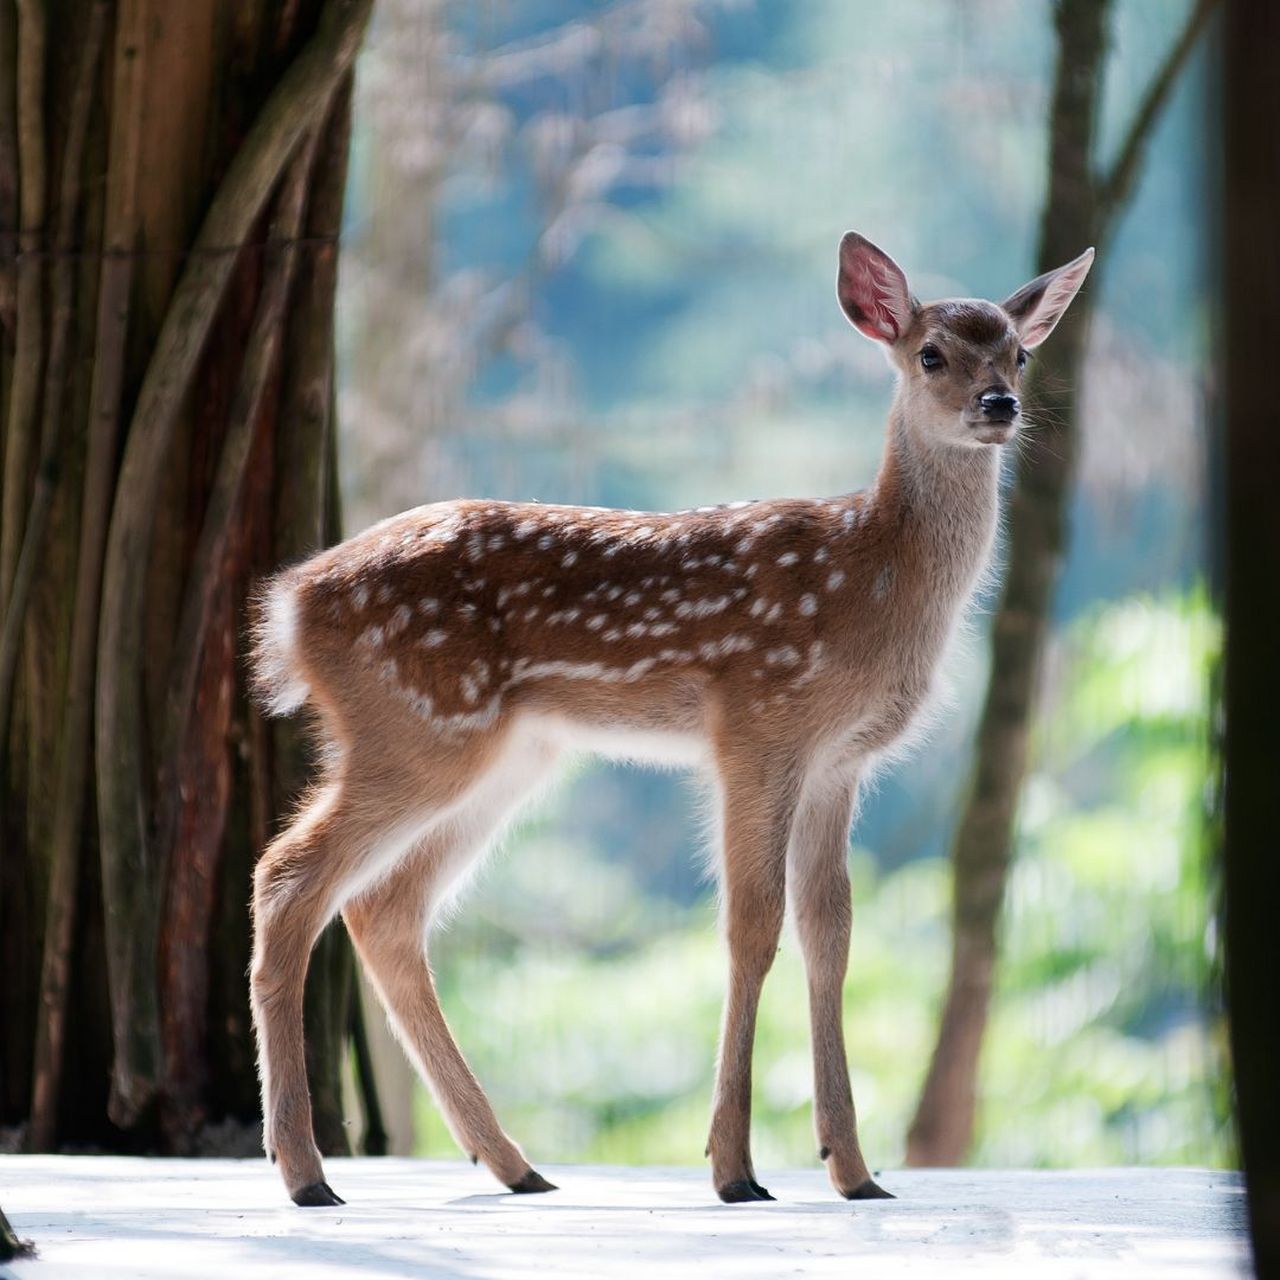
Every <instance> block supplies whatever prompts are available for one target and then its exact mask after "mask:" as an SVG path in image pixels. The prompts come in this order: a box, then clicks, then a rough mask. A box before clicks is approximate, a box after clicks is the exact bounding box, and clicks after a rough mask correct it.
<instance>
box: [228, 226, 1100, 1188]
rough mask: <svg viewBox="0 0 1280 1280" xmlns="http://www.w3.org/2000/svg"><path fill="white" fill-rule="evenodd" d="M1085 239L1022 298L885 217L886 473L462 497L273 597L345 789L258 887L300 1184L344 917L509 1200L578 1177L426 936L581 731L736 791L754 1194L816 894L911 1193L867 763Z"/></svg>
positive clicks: (749, 1174)
mask: <svg viewBox="0 0 1280 1280" xmlns="http://www.w3.org/2000/svg"><path fill="white" fill-rule="evenodd" d="M1092 260H1093V250H1092V249H1090V250H1087V251H1086V252H1085V253H1083V254H1082V255H1081V256H1080V257H1078V258H1076V259H1075V260H1074V261H1073V262H1070V263H1068V264H1067V265H1066V266H1063V267H1060V268H1058V269H1057V270H1055V271H1050V272H1048V273H1047V274H1045V275H1042V276H1040V277H1038V278H1037V279H1035V280H1033V281H1031V282H1030V283H1029V284H1027V285H1025V286H1024V287H1023V288H1021V289H1019V290H1018V291H1017V292H1016V293H1015V294H1013V295H1012V296H1011V297H1010V298H1008V299H1007V300H1006V301H1005V302H1004V303H1003V304H1002V305H999V306H997V305H995V304H993V303H990V302H984V301H977V300H973V299H951V300H947V301H942V302H932V303H928V304H921V303H920V302H918V301H917V300H916V299H915V298H913V297H912V295H911V293H910V291H909V289H908V287H907V281H906V278H905V277H904V275H903V273H902V271H901V269H900V268H899V267H898V265H897V264H896V263H895V262H894V261H893V260H892V259H891V258H890V257H889V256H888V255H887V254H885V253H883V252H882V251H881V250H880V249H878V248H876V247H875V246H874V245H873V244H871V243H870V242H869V241H868V240H865V239H864V238H863V237H862V236H860V235H858V234H857V233H855V232H849V233H848V234H846V235H845V236H844V238H843V240H842V241H841V243H840V255H839V274H838V282H837V293H838V296H839V300H840V304H841V306H842V307H843V309H844V312H845V314H846V316H847V317H848V318H849V320H850V321H851V322H852V323H853V324H854V326H855V327H856V328H858V329H859V330H861V332H862V333H864V334H865V335H866V336H867V337H869V338H872V339H874V340H875V341H877V342H879V343H882V344H883V346H884V348H885V350H886V352H887V354H888V357H889V360H890V362H891V363H892V365H893V366H894V368H895V369H896V371H897V392H896V395H895V398H894V401H893V407H892V409H891V411H890V414H889V431H888V441H887V446H886V450H885V454H884V460H883V463H882V465H881V467H880V471H879V474H878V476H877V478H876V480H875V483H874V484H873V485H872V486H871V488H870V489H867V490H863V491H861V492H858V493H854V494H851V495H849V496H846V497H839V498H830V499H826V500H814V501H811V500H781V501H761V502H733V503H729V504H728V505H727V506H718V507H700V508H698V509H697V510H696V511H681V512H676V513H675V514H652V513H648V512H637V511H615V510H607V509H603V508H597V507H586V508H584V507H562V506H543V505H541V504H534V503H507V502H485V501H459V502H441V503H435V504H433V505H431V506H425V507H420V508H418V509H416V510H413V511H408V512H405V513H404V514H402V515H398V516H394V517H392V518H391V519H389V520H384V521H383V522H382V523H380V524H377V525H375V526H374V527H373V528H371V529H368V530H366V531H365V532H364V533H361V534H358V535H357V536H356V537H354V538H351V539H349V540H348V541H346V542H344V543H342V544H341V545H340V546H337V547H333V548H331V549H330V550H328V551H324V552H322V553H320V554H319V555H317V556H315V557H314V558H312V559H310V560H308V561H306V562H305V563H304V564H301V565H299V566H297V567H295V568H292V569H288V570H286V571H284V572H283V573H281V574H280V575H279V576H277V577H276V578H275V579H274V580H273V581H272V582H271V583H270V584H269V585H268V586H267V588H266V590H265V591H264V593H263V595H262V598H261V601H260V606H259V618H258V622H257V628H256V648H255V653H254V668H255V679H256V685H257V689H258V692H259V695H260V697H261V698H262V700H263V702H264V704H265V705H266V706H267V707H268V708H269V710H271V711H272V712H274V713H276V714H288V713H290V712H293V711H296V710H298V709H299V708H301V707H302V706H303V705H304V704H307V705H309V706H310V708H311V709H312V710H313V712H314V713H315V715H316V717H317V719H318V721H319V726H320V729H321V733H322V735H323V739H324V741H325V743H326V744H327V751H326V753H325V769H324V777H323V780H322V781H321V782H320V783H319V785H318V786H317V787H316V789H315V790H314V792H313V793H312V795H311V796H310V798H309V799H308V801H307V803H306V805H305V807H304V808H303V809H302V810H301V811H300V812H299V814H298V816H297V817H296V819H295V820H294V822H293V823H292V825H291V826H290V827H288V829H287V830H285V831H284V832H283V833H282V834H281V835H279V836H278V837H277V838H276V839H275V840H274V841H273V842H272V844H271V846H270V847H269V848H268V849H267V850H266V852H265V853H264V854H263V856H262V858H261V860H260V861H259V863H258V865H257V869H256V872H255V876H254V897H253V911H254V926H255V938H254V953H253V966H252V980H251V987H252V1004H253V1016H254V1024H255V1026H256V1029H257V1035H258V1044H259V1060H260V1070H261V1077H262V1099H263V1115H264V1121H265V1124H264V1141H265V1145H266V1149H267V1151H268V1153H269V1154H270V1155H271V1157H272V1159H273V1160H276V1161H278V1162H279V1166H280V1171H281V1173H282V1175H283V1177H284V1181H285V1184H286V1186H287V1188H288V1191H289V1194H290V1195H291V1197H292V1198H293V1200H294V1201H295V1202H296V1203H297V1204H300V1205H326V1204H341V1203H343V1202H342V1201H341V1200H340V1199H339V1197H338V1196H337V1195H336V1194H335V1193H334V1192H333V1191H332V1189H331V1188H330V1187H329V1186H328V1184H327V1183H326V1182H325V1181H324V1174H323V1171H322V1168H321V1162H320V1153H319V1151H318V1150H317V1149H316V1145H315V1141H314V1139H313V1135H312V1128H311V1103H310V1098H309V1096H308V1092H307V1077H306V1070H305V1065H304V1057H303V1026H302V994H303V978H304V975H305V973H306V969H307V961H308V956H309V954H310V951H311V948H312V946H313V944H314V943H315V940H316V937H317V935H318V934H319V932H320V930H321V928H322V927H323V926H324V925H325V923H326V922H327V921H328V920H329V919H330V918H331V917H332V916H333V915H334V913H335V912H338V911H341V912H342V915H343V918H344V919H345V921H346V925H347V929H348V930H349V932H350V934H351V939H352V941H353V942H354V944H355V947H356V950H357V951H358V952H359V954H360V957H361V959H362V961H363V963H364V965H365V966H366V969H367V972H368V974H369V977H370V979H371V980H372V982H373V984H374V985H375V987H376V988H377V990H378V992H379V994H380V996H381V998H382V1000H383V1003H384V1004H385V1005H386V1008H387V1012H388V1014H389V1016H390V1019H391V1023H392V1025H393V1027H394V1028H395V1030H396V1032H397V1033H398V1035H399V1037H400V1039H401V1040H402V1041H403V1043H404V1046H405V1049H406V1050H407V1051H408V1053H409V1055H410V1057H411V1058H412V1059H413V1061H414V1062H415V1064H416V1066H417V1068H418V1070H419V1071H420V1072H421V1074H422V1075H423V1077H424V1078H425V1080H426V1082H427V1083H428V1085H429V1086H430V1087H431V1089H432V1092H433V1093H434V1095H435V1098H436V1101H437V1103H438V1104H439V1106H440V1108H441V1110H442V1111H443V1113H444V1116H445V1118H446V1120H447V1122H448V1124H449V1127H450V1129H451V1130H452V1132H453V1134H454V1136H455V1137H456V1139H457V1141H458V1143H459V1145H460V1146H461V1147H462V1149H463V1151H465V1152H466V1153H467V1154H468V1155H470V1156H471V1158H472V1159H473V1161H475V1160H483V1161H484V1163H485V1164H486V1165H487V1166H488V1167H489V1169H490V1170H491V1171H492V1172H493V1173H494V1175H495V1176H496V1177H497V1178H498V1179H499V1180H500V1181H501V1182H503V1183H505V1184H506V1185H507V1186H508V1187H510V1188H511V1190H512V1191H519V1192H532V1191H550V1190H554V1188H553V1187H552V1185H551V1184H550V1183H549V1182H547V1181H546V1180H545V1179H544V1178H543V1177H542V1176H541V1175H540V1174H538V1173H537V1172H535V1170H534V1169H532V1168H531V1167H530V1165H529V1162H528V1161H527V1160H526V1159H525V1157H524V1155H523V1153H522V1152H521V1151H520V1148H519V1147H517V1146H516V1144H515V1143H514V1142H512V1140H511V1139H510V1138H509V1137H508V1136H507V1135H506V1134H505V1133H504V1132H503V1131H502V1128H501V1127H500V1126H499V1124H498V1121H497V1119H496V1117H495V1116H494V1113H493V1109H492V1107H491V1106H490V1104H489V1101H488V1099H487V1098H486V1097H485V1095H484V1092H483V1091H482V1089H481V1087H480V1085H479V1083H478V1082H477V1081H476V1078H475V1076H474V1075H473V1074H472V1073H471V1071H470V1069H469V1068H468V1066H467V1064H466V1062H465V1060H464V1059H463V1057H462V1054H461V1053H460V1051H459V1049H458V1047H457V1045H456V1044H455V1043H454V1040H453V1038H452V1036H451V1034H450V1031H449V1028H448V1025H447V1023H446V1022H445V1018H444V1015H443V1013H442V1012H441V1009H440V1005H439V1003H438V1000H437V997H436V993H435V989H434V987H433V984H432V976H431V970H430V968H429V966H428V961H427V949H426V948H427V937H428V933H429V930H430V925H431V920H432V914H433V911H434V910H435V909H436V907H437V906H438V905H439V904H440V902H441V900H442V899H443V898H444V897H445V895H446V893H447V892H448V889H449V886H450V883H451V882H452V881H453V880H454V879H455V878H456V877H457V876H458V874H459V873H460V872H461V871H462V870H463V868H464V867H465V866H466V865H467V864H468V863H469V862H471V860H472V859H474V858H475V857H476V856H477V855H478V854H479V853H480V852H481V851H482V850H483V848H484V847H485V846H486V845H488V844H490V843H491V842H492V841H493V839H494V838H495V836H496V835H497V833H498V831H499V830H500V829H501V828H502V826H503V825H504V824H505V823H506V821H507V820H508V819H509V818H510V817H511V815H512V814H513V813H514V811H515V810H516V808H517V807H518V806H519V804H520V803H521V801H522V800H524V799H526V798H527V797H528V796H529V795H530V793H531V792H532V791H533V790H535V789H536V788H537V787H538V786H539V785H540V784H541V783H543V782H544V781H545V780H547V778H548V776H549V774H550V773H551V771H552V769H553V767H554V766H555V764H556V762H557V760H558V759H559V758H560V757H561V756H562V755H563V754H564V753H565V751H566V750H576V749H583V748H585V749H589V750H600V751H604V752H607V753H611V754H617V755H621V756H624V757H626V758H630V759H650V760H655V759H656V760H657V761H660V762H681V763H683V762H688V763H690V764H693V765H699V766H701V767H702V768H703V769H704V770H705V771H706V773H707V775H708V776H709V778H710V779H711V781H712V783H713V785H714V786H715V788H716V793H717V800H718V805H719V813H720V844H721V849H720V852H721V860H720V866H719V870H720V877H721V881H722V893H723V917H724V927H725V933H726V937H727V944H728V952H729V984H728V995H727V1000H726V1004H725V1010H724V1021H723V1026H722V1031H721V1037H720V1050H719V1064H718V1069H717V1073H716V1083H715V1100H714V1106H713V1114H712V1119H711V1133H710V1139H709V1142H708V1146H707V1154H708V1155H709V1156H710V1158H711V1170H712V1178H713V1181H714V1185H715V1189H716V1191H717V1193H718V1194H719V1196H720V1198H721V1199H722V1200H725V1201H729V1202H733V1201H743V1200H769V1199H772V1197H771V1196H770V1195H769V1193H768V1192H767V1191H766V1190H765V1189H764V1188H763V1187H762V1186H761V1185H760V1184H759V1182H757V1181H756V1175H755V1170H754V1168H753V1167H752V1162H751V1152H750V1145H749V1130H750V1109H751V1052H752V1041H753V1038H754V1033H755V1021H756V1008H757V1004H758V1001H759V996H760V990H761V986H762V984H763V982H764V978H765V975H766V974H767V972H768V970H769V967H770V964H771V962H772V960H773V957H774V953H775V951H776V949H777V945H778V938H779V932H780V930H781V927H782V921H783V911H784V907H785V903H786V899H787V896H788V893H789V895H790V899H791V904H792V909H793V911H794V916H795V922H796V925H797V929H798V933H799V939H800V945H801V948H802V951H803V955H804V960H805V965H806V969H807V972H808V986H809V1002H810V1016H811V1023H812V1034H813V1055H814V1094H815V1103H814V1113H815V1128H816V1132H817V1139H818V1145H819V1148H820V1153H819V1154H820V1157H821V1159H822V1160H824V1161H826V1163H827V1167H828V1172H829V1175H830V1177H831V1180H832V1182H833V1183H834V1185H835V1188H836V1190H837V1191H839V1192H840V1194H841V1195H843V1196H845V1197H847V1198H849V1199H869V1198H879V1197H887V1196H888V1193H887V1192H885V1191H883V1190H882V1189H881V1188H880V1187H879V1186H877V1185H876V1183H875V1182H873V1181H872V1179H871V1177H870V1174H869V1172H868V1169H867V1165H866V1162H865V1161H864V1160H863V1157H862V1152H861V1150H860V1148H859V1144H858V1135H857V1128H856V1122H855V1119H854V1107H853V1098H852V1092H851V1090H850V1086H849V1074H848V1066H847V1063H846V1058H845V1048H844V1032H843V1027H842V1005H841V992H842V986H843V982H844V976H845V971H846V967H847V964H848V952H849V934H850V886H849V877H848V872H847V869H846V853H847V847H848V839H849V828H850V824H851V822H852V820H853V814H854V807H855V802H856V796H857V790H858V784H859V779H860V778H861V777H865V775H866V773H867V771H868V769H869V768H870V767H872V766H873V764H874V763H875V761H876V760H877V758H879V757H883V755H884V754H885V752H886V751H887V750H888V749H889V748H891V747H893V746H894V745H895V744H900V743H901V741H902V739H903V736H904V734H905V733H906V731H907V730H908V728H909V726H910V725H911V724H912V722H913V720H915V719H917V718H918V715H919V712H920V710H921V708H922V706H923V705H924V704H925V702H926V700H927V698H928V695H929V692H930V686H931V684H932V683H933V680H934V677H935V673H936V670H937V668H938V665H939V661H940V658H941V655H942V653H943V650H944V646H945V644H946V642H947V639H948V636H949V635H950V633H951V632H952V630H953V629H954V627H955V625H956V623H957V621H958V619H959V617H960V615H961V613H962V612H963V610H964V607H965V604H966V602H967V600H968V599H969V597H970V595H971V594H972V592H973V589H974V586H975V583H976V581H977V579H978V577H979V575H980V574H981V572H982V570H983V568H984V566H985V565H986V563H987V561H988V559H989V557H990V555H991V550H992V545H993V542H994V539H995V534H996V523H997V502H998V478H999V461H998V455H999V449H998V448H997V446H999V445H1001V444H1003V443H1005V442H1006V441H1008V440H1009V439H1010V438H1011V437H1012V436H1013V434H1014V432H1015V431H1016V429H1017V424H1018V418H1019V413H1020V406H1019V402H1018V398H1017V394H1016V392H1017V388H1018V384H1019V378H1020V374H1021V370H1022V367H1023V365H1024V364H1025V363H1026V360H1027V352H1028V350H1029V349H1030V348H1033V347H1035V346H1037V345H1038V344H1039V343H1040V342H1042V341H1043V340H1044V339H1045V338H1046V337H1048V335H1049V333H1050V332H1051V331H1052V329H1053V327H1054V326H1055V325H1056V324H1057V322H1058V320H1059V318H1060V317H1061V316H1062V314H1063V312H1064V311H1065V310H1066V308H1067V306H1068V304H1069V303H1070V302H1071V300H1072V298H1074V296H1075V294H1076V292H1077V290H1078V289H1079V288H1080V286H1081V284H1082V283H1083V281H1084V278H1085V276H1086V274H1087V273H1088V271H1089V266H1090V263H1091V262H1092Z"/></svg>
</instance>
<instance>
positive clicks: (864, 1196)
mask: <svg viewBox="0 0 1280 1280" xmlns="http://www.w3.org/2000/svg"><path fill="white" fill-rule="evenodd" d="M840 1194H841V1195H842V1196H844V1198H845V1199H846V1200H896V1199H897V1198H898V1197H897V1196H895V1195H894V1194H893V1193H892V1192H891V1191H886V1190H885V1189H884V1188H883V1187H881V1186H877V1184H876V1183H874V1182H872V1181H871V1179H870V1178H868V1179H867V1180H866V1182H864V1183H863V1184H862V1186H860V1187H854V1189H853V1190H852V1191H842V1192H841V1193H840Z"/></svg>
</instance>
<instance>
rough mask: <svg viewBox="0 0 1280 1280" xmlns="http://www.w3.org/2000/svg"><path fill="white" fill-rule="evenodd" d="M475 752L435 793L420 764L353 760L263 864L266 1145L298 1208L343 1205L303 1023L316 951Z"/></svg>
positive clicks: (257, 1002)
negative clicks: (316, 1130)
mask: <svg viewBox="0 0 1280 1280" xmlns="http://www.w3.org/2000/svg"><path fill="white" fill-rule="evenodd" d="M468 755H469V753H468V752H465V751H461V752H458V753H457V755H456V758H455V763H454V764H453V768H452V771H451V772H450V773H449V774H447V775H446V776H444V777H442V778H440V779H438V780H437V783H436V785H434V786H432V787H429V788H426V789H424V787H423V785H422V778H421V776H420V775H419V774H418V773H417V771H416V770H414V769H412V768H409V767H402V768H399V769H397V770H395V771H394V772H393V771H392V770H390V769H389V768H388V767H387V766H386V764H385V762H382V761H379V762H378V763H377V764H375V765H368V766H361V765H357V764H355V763H354V762H351V761H348V762H346V763H345V764H344V765H342V766H340V767H339V768H338V770H337V771H336V774H335V777H334V778H333V779H332V780H331V781H330V782H328V783H327V784H326V785H324V786H323V787H322V788H321V789H320V790H319V791H318V792H317V793H316V795H315V796H314V797H313V799H312V800H311V802H310V803H309V804H308V805H307V806H306V808H305V809H304V810H303V811H302V812H301V813H300V814H299V815H298V817H297V818H296V819H295V821H294V822H293V823H292V825H291V826H290V827H289V828H288V829H287V830H285V831H284V832H282V833H281V834H280V835H279V836H278V837H277V838H276V839H275V840H274V841H273V842H272V844H271V845H270V847H269V848H268V849H267V850H266V852H265V853H264V854H263V855H262V857H261V858H260V859H259V861H258V865H257V867H256V868H255V870H254V895H253V915H254V944H253V961H252V965H251V970H250V1003H251V1006H252V1010H253V1021H254V1027H255V1029H256V1031H257V1038H258V1064H259V1074H260V1076H261V1082H262V1114H263V1141H264V1145H265V1146H266V1149H267V1154H268V1155H269V1156H270V1157H271V1159H272V1160H273V1161H274V1162H276V1163H277V1164H278V1165H279V1168H280V1173H281V1176H282V1177H283V1179H284V1182H285V1186H286V1187H287V1188H288V1191H289V1195H290V1197H291V1198H292V1199H293V1201H294V1202H295V1203H296V1204H300V1205H327V1204H341V1203H342V1201H341V1200H340V1199H339V1197H338V1196H336V1195H335V1194H334V1192H333V1191H332V1189H331V1188H330V1187H329V1186H328V1184H327V1183H326V1182H325V1180H324V1173H323V1169H322V1166H321V1161H320V1152H319V1150H318V1149H317V1148H316V1144H315V1137H314V1134H313V1131H312V1126H311V1098H310V1094H309V1092H308V1088H307V1073H306V1062H305V1053H304V1040H303V1019H302V1003H303V984H304V982H305V980H306V974H307V964H308V961H309V959H310V955H311V949H312V947H313V946H314V945H315V941H316V939H317V938H318V937H319V935H320V931H321V930H322V929H323V928H324V926H325V924H327V923H328V921H329V920H330V919H331V918H332V917H333V915H334V914H335V913H336V912H337V911H338V910H339V909H340V908H341V906H342V904H343V902H344V900H345V899H346V898H347V897H349V896H351V895H352V894H354V893H356V892H359V891H360V889H362V888H363V887H364V886H365V885H367V884H368V883H369V882H370V881H371V880H372V879H374V878H376V877H378V876H380V875H383V874H385V873H386V871H387V869H388V868H389V867H392V866H394V865H395V863H396V862H397V861H398V860H399V859H400V858H402V857H403V856H404V854H405V853H406V852H407V850H408V849H409V848H410V847H411V846H412V845H413V844H414V843H415V841H416V840H417V839H419V838H420V836H421V834H422V832H423V831H424V830H425V829H426V827H427V826H428V825H429V823H430V822H431V821H432V818H433V817H434V816H435V815H438V814H439V813H440V812H441V811H442V810H447V807H448V804H449V802H450V800H451V799H452V798H453V796H454V795H456V792H457V790H458V788H459V781H460V778H461V777H465V773H464V772H463V771H464V770H465V769H466V767H467V764H468ZM406 764H407V761H406Z"/></svg>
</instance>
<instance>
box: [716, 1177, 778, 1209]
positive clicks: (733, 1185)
mask: <svg viewBox="0 0 1280 1280" xmlns="http://www.w3.org/2000/svg"><path fill="white" fill-rule="evenodd" d="M716 1195H718V1196H719V1197H720V1199H721V1200H723V1201H724V1202H725V1204H745V1203H746V1202H747V1201H748V1200H772V1199H773V1197H772V1196H771V1195H770V1194H769V1193H768V1192H767V1191H766V1190H765V1189H764V1188H763V1187H762V1186H761V1185H760V1184H759V1183H758V1182H756V1181H754V1180H753V1179H750V1178H740V1179H739V1180H738V1181H737V1182H729V1183H726V1184H725V1185H724V1186H723V1187H717V1188H716Z"/></svg>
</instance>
